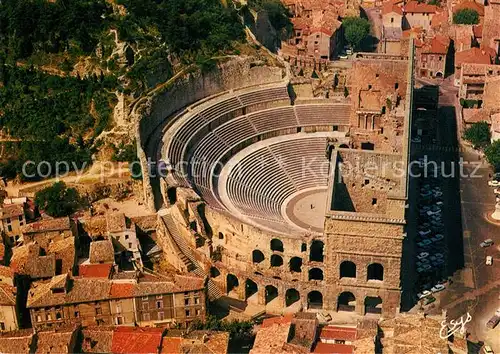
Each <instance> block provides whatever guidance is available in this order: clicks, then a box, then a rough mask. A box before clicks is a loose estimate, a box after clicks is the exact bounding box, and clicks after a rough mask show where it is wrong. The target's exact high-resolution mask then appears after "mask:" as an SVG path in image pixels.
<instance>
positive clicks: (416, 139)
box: [411, 136, 422, 143]
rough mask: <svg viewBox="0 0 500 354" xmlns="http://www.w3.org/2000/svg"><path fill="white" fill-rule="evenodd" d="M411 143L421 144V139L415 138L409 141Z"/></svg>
mask: <svg viewBox="0 0 500 354" xmlns="http://www.w3.org/2000/svg"><path fill="white" fill-rule="evenodd" d="M411 142H412V143H421V142H422V139H421V138H420V137H419V136H416V137H414V138H412V139H411Z"/></svg>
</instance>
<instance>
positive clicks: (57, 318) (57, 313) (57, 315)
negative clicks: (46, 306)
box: [56, 312, 62, 320]
mask: <svg viewBox="0 0 500 354" xmlns="http://www.w3.org/2000/svg"><path fill="white" fill-rule="evenodd" d="M61 318H62V316H61V313H60V312H56V320H60V319H61Z"/></svg>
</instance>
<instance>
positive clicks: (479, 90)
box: [458, 50, 500, 101]
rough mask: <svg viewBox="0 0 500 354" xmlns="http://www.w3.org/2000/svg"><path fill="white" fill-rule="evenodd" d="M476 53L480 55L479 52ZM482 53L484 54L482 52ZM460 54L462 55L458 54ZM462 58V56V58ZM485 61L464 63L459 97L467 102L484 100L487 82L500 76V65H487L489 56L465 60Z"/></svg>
mask: <svg viewBox="0 0 500 354" xmlns="http://www.w3.org/2000/svg"><path fill="white" fill-rule="evenodd" d="M474 52H476V53H478V52H479V51H478V50H475V51H474ZM481 53H482V52H481ZM458 54H460V53H458ZM460 58H461V56H460ZM481 59H483V60H484V63H467V62H463V64H462V65H461V67H460V86H459V93H458V95H459V97H460V98H463V99H466V100H479V101H482V100H483V96H484V92H485V86H486V82H487V81H489V80H490V79H494V78H497V77H499V76H500V65H490V64H488V63H486V62H487V61H488V56H487V55H484V56H478V57H471V58H469V57H467V58H466V59H465V60H471V61H472V60H478V61H479V60H481Z"/></svg>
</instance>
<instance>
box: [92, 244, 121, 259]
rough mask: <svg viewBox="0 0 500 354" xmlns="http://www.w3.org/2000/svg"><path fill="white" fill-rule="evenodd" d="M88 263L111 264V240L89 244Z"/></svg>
mask: <svg viewBox="0 0 500 354" xmlns="http://www.w3.org/2000/svg"><path fill="white" fill-rule="evenodd" d="M89 255H90V263H103V262H104V263H106V262H109V263H113V262H114V261H115V251H114V249H113V244H112V242H111V240H100V241H92V242H91V243H90V252H89Z"/></svg>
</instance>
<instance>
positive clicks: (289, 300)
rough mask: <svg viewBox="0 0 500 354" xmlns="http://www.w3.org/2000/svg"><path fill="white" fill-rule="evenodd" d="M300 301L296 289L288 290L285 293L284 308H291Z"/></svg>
mask: <svg viewBox="0 0 500 354" xmlns="http://www.w3.org/2000/svg"><path fill="white" fill-rule="evenodd" d="M299 300H300V293H299V292H298V291H297V289H288V290H287V291H286V293H285V306H286V307H288V306H291V305H293V304H294V303H296V302H297V301H299Z"/></svg>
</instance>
